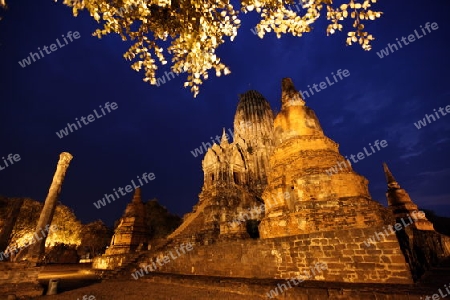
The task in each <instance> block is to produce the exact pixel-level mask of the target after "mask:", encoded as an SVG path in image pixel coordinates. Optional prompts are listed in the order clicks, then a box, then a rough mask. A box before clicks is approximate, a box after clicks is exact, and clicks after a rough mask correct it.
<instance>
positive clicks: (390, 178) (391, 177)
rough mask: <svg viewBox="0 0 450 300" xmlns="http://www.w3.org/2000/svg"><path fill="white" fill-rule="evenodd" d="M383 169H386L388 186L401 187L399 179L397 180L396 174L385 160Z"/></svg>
mask: <svg viewBox="0 0 450 300" xmlns="http://www.w3.org/2000/svg"><path fill="white" fill-rule="evenodd" d="M383 170H384V176H385V177H386V182H387V185H388V187H389V188H396V189H399V188H400V185H399V184H398V182H397V180H395V178H394V175H392V173H391V171H390V170H389V168H388V166H387V164H386V163H385V162H383Z"/></svg>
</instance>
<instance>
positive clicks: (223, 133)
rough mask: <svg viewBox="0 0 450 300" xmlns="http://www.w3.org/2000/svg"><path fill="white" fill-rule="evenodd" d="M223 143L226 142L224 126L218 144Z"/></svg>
mask: <svg viewBox="0 0 450 300" xmlns="http://www.w3.org/2000/svg"><path fill="white" fill-rule="evenodd" d="M223 143H227V144H228V135H227V134H226V133H225V127H223V131H222V139H221V140H220V144H221V145H222V144H223Z"/></svg>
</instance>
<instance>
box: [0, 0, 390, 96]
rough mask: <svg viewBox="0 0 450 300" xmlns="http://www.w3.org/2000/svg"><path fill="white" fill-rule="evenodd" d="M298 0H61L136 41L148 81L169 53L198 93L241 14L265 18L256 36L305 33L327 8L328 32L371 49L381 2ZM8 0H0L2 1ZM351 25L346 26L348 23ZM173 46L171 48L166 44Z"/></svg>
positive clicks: (138, 62) (133, 53) (217, 66)
mask: <svg viewBox="0 0 450 300" xmlns="http://www.w3.org/2000/svg"><path fill="white" fill-rule="evenodd" d="M294 1H295V0H240V2H238V3H235V4H237V5H239V8H235V6H234V5H233V3H231V1H230V0H63V3H64V4H66V5H68V6H69V7H72V8H73V14H74V15H75V16H77V14H78V12H79V11H80V10H84V9H86V10H87V11H88V12H89V14H90V15H91V16H92V17H93V18H94V19H95V20H96V21H97V22H98V23H100V24H101V25H102V28H100V29H97V30H96V31H95V32H94V35H95V36H98V37H99V38H101V37H102V36H105V35H108V34H110V33H117V34H119V35H120V36H121V37H122V39H123V40H124V41H125V40H132V41H134V44H133V45H132V46H131V47H130V48H129V49H128V51H127V52H126V53H125V54H124V57H125V58H126V59H128V60H130V61H132V62H133V63H132V65H131V67H132V68H133V69H134V70H136V71H140V70H142V69H143V70H144V73H145V75H144V81H146V82H149V83H150V84H153V85H155V84H156V83H157V79H156V70H157V69H158V65H165V64H167V54H170V55H171V57H172V58H171V60H172V65H171V69H172V71H173V72H175V73H184V72H187V73H188V76H187V81H186V82H185V83H184V86H185V87H191V91H192V92H193V93H194V97H195V96H196V95H197V94H198V92H199V86H200V85H201V84H202V83H203V81H204V80H206V79H208V71H210V70H214V71H215V73H216V76H221V75H222V74H225V75H227V74H229V73H230V70H229V69H228V67H227V66H226V65H225V64H224V63H222V62H221V60H220V58H219V57H218V56H217V55H216V54H215V51H216V49H217V48H218V47H219V46H220V45H221V44H223V43H224V42H225V40H224V38H229V39H230V40H231V41H233V39H234V38H235V37H236V35H237V30H238V29H239V27H240V24H241V20H240V18H239V15H240V13H244V14H245V13H248V12H251V11H256V12H257V13H258V14H259V15H260V16H261V21H260V22H259V24H257V26H256V30H257V33H258V36H259V37H261V38H263V37H264V35H265V34H266V33H269V32H272V31H273V32H274V33H275V34H276V36H277V37H278V38H279V37H281V35H282V34H292V35H293V36H302V35H303V34H304V33H306V32H310V31H311V29H312V27H311V25H312V24H313V23H314V22H315V21H316V20H317V19H318V18H319V17H320V16H321V14H324V12H325V11H326V18H327V19H328V20H329V21H330V24H329V25H328V27H327V29H326V31H327V35H330V34H333V33H335V32H336V31H338V30H339V31H342V30H343V27H344V24H343V23H344V21H345V20H346V19H348V21H349V24H350V23H352V27H353V28H352V30H349V31H348V33H347V39H346V44H348V45H352V44H353V43H358V44H359V45H361V47H362V48H363V49H364V50H370V49H371V46H370V42H371V41H372V40H373V39H374V37H373V36H372V35H371V34H369V33H368V32H367V31H365V28H364V24H363V21H366V20H375V19H376V18H379V17H380V16H381V14H382V13H381V12H379V11H373V10H372V9H371V7H372V4H373V3H376V1H377V0H344V1H340V2H344V3H343V4H335V3H333V0H300V1H301V5H302V7H303V9H302V10H301V11H299V12H297V11H294V10H292V9H291V7H289V6H290V5H293V4H295V2H294ZM2 2H3V3H4V0H0V4H1V3H2ZM347 25H348V24H347ZM168 45H169V46H168Z"/></svg>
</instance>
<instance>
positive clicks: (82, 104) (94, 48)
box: [0, 0, 450, 225]
mask: <svg viewBox="0 0 450 300" xmlns="http://www.w3.org/2000/svg"><path fill="white" fill-rule="evenodd" d="M9 2H10V3H9V4H10V9H9V10H8V11H7V12H6V13H4V14H3V15H4V19H3V20H2V21H0V66H1V67H0V87H1V88H0V99H1V100H0V157H2V156H7V155H8V154H9V153H12V154H19V155H20V157H21V160H20V161H19V162H17V163H15V164H14V165H12V166H9V167H7V168H6V169H4V170H1V171H0V194H1V195H4V196H10V197H13V196H14V197H31V198H34V199H37V200H40V201H43V200H44V199H45V197H46V195H47V192H48V188H49V185H50V182H51V179H52V176H53V173H54V171H55V166H56V162H57V160H58V155H59V153H60V152H62V151H68V152H70V153H72V154H73V155H74V159H73V160H72V163H71V165H70V167H69V170H68V172H67V176H66V180H65V182H64V186H63V189H62V194H61V201H62V203H64V204H65V205H68V206H69V207H71V208H72V209H73V210H74V211H75V213H76V215H77V216H78V217H79V218H80V219H81V220H82V221H83V222H89V221H93V220H96V219H102V220H104V221H105V222H107V223H108V224H109V225H112V223H113V222H114V220H116V219H118V218H119V217H120V216H121V215H122V213H123V211H124V208H125V206H126V204H127V203H128V202H129V201H130V199H131V194H127V195H126V196H123V197H121V198H119V199H118V200H116V201H115V202H113V203H112V204H109V205H107V206H106V207H104V208H101V209H96V208H95V207H94V205H93V202H94V201H97V200H99V199H101V198H102V197H103V195H104V194H105V193H112V191H113V189H114V188H116V189H117V188H118V187H125V185H127V184H129V183H130V181H131V180H132V179H135V178H136V177H137V176H141V175H142V174H143V173H145V172H153V173H154V174H155V176H156V179H155V180H154V181H151V182H150V183H149V184H146V185H144V186H143V189H142V193H143V196H144V198H145V199H146V200H147V199H150V198H154V197H156V198H158V199H159V201H160V203H161V204H162V205H164V206H166V207H167V208H168V209H169V210H170V211H171V212H174V213H177V214H179V215H182V214H184V213H186V212H189V211H191V209H192V206H193V205H194V204H196V203H197V201H198V197H197V195H198V193H199V192H200V190H201V186H202V183H203V174H202V170H201V160H202V158H200V157H197V158H195V157H194V156H193V155H192V154H191V151H193V150H194V149H195V148H197V147H199V146H201V144H202V142H209V141H210V137H211V136H216V135H218V134H221V131H222V128H223V127H225V128H227V129H228V128H231V127H232V122H233V117H234V112H235V109H236V104H237V101H238V94H240V93H243V92H245V91H247V90H248V89H256V90H258V91H259V92H261V93H262V94H263V95H264V96H265V97H266V99H268V100H269V102H270V103H271V105H272V108H273V109H274V110H276V111H277V110H279V108H280V95H281V90H280V89H281V79H282V78H283V77H291V78H292V79H293V81H294V83H295V85H296V87H297V89H301V90H306V89H307V86H308V85H312V84H314V83H316V84H319V83H320V82H321V81H324V80H325V77H326V76H329V77H330V76H331V72H334V73H336V71H337V70H338V69H342V70H343V69H347V70H349V72H350V76H349V77H347V78H345V79H344V80H342V81H339V82H338V83H336V84H334V85H333V86H330V87H328V88H326V89H325V90H322V91H320V92H319V93H315V95H313V96H310V97H309V98H307V99H306V101H307V105H308V106H310V107H311V108H313V109H314V110H315V112H316V114H317V116H318V117H319V119H320V122H321V125H322V127H323V129H324V131H325V134H326V135H327V136H329V137H330V138H332V139H333V140H335V141H336V142H338V143H339V144H340V151H341V153H342V154H343V155H350V154H357V153H358V152H361V151H363V147H367V146H368V144H369V143H372V144H373V142H374V141H375V140H377V139H378V140H383V139H384V140H386V141H387V142H388V147H386V148H384V149H382V150H381V151H379V152H377V153H375V154H374V155H372V156H370V157H367V158H365V159H364V160H362V161H360V162H358V163H356V164H354V165H353V167H354V169H355V170H356V171H357V172H359V173H360V174H362V175H363V176H365V177H366V178H368V179H369V181H370V184H369V188H370V192H371V194H372V197H373V198H374V199H376V200H378V201H379V202H381V203H382V204H384V205H386V198H385V191H386V184H385V180H384V174H383V171H382V166H381V163H382V162H383V161H386V162H387V163H388V164H389V166H390V168H391V170H392V172H393V173H394V176H396V178H397V180H398V181H399V182H400V184H401V186H402V187H404V188H405V189H406V190H407V191H408V192H409V194H410V195H411V197H412V199H413V201H415V202H416V203H417V204H418V205H419V207H421V208H430V209H434V210H436V212H437V213H438V214H441V215H446V216H450V202H449V200H450V199H449V198H450V184H448V181H449V177H450V160H449V153H450V140H449V133H450V116H443V117H441V118H440V119H439V120H436V121H435V122H432V123H430V124H428V125H427V126H426V127H423V128H421V129H420V130H418V129H417V128H416V127H415V126H414V122H417V121H418V120H419V119H423V118H424V116H425V114H431V113H432V112H433V109H438V108H439V107H445V106H447V105H450V100H449V98H450V97H449V96H450V88H449V86H450V84H449V79H450V76H449V73H448V72H449V70H450V57H449V55H448V53H449V51H448V47H449V42H448V32H449V30H450V22H449V21H448V11H449V9H450V3H448V1H444V0H441V1H429V2H427V3H426V4H421V5H418V4H411V1H406V0H401V1H380V3H379V4H377V6H376V7H375V8H376V9H378V10H381V11H383V12H384V15H383V16H382V18H381V19H379V20H377V21H375V22H366V25H367V29H368V30H369V31H370V32H371V33H373V34H374V36H375V37H376V40H375V41H373V50H372V51H369V52H367V51H363V50H362V49H361V48H360V47H359V46H352V47H347V46H345V37H346V35H345V34H344V33H338V34H336V35H334V36H330V37H327V36H326V33H325V28H326V24H327V23H326V21H325V20H321V21H319V22H317V23H316V24H315V25H314V26H315V28H314V30H313V32H312V33H309V34H305V35H304V36H303V37H301V38H294V37H289V36H286V37H284V38H281V39H277V38H275V37H274V36H272V35H267V36H266V37H265V38H264V39H263V40H261V39H259V38H258V37H257V36H255V35H253V34H252V33H251V31H250V28H251V27H252V26H254V25H255V24H256V21H257V18H256V15H255V14H250V15H247V16H245V17H244V18H243V25H242V27H241V29H240V31H239V33H238V36H237V38H236V39H235V41H234V42H232V43H231V42H227V43H226V44H225V45H222V46H221V47H220V48H219V50H218V54H219V55H220V56H221V58H222V61H223V62H224V63H226V64H227V65H228V66H229V67H230V69H231V71H232V73H231V74H230V75H228V76H225V77H224V76H222V77H220V78H216V77H215V76H213V75H212V76H210V79H209V80H207V81H206V83H205V84H204V85H203V86H202V87H201V91H200V95H199V96H198V97H197V98H195V99H194V98H193V96H192V94H191V93H190V91H189V90H187V89H185V88H183V87H182V86H183V81H184V78H185V76H186V74H183V75H180V76H179V77H178V78H176V79H173V80H171V81H169V82H167V83H166V84H164V85H162V86H160V87H156V86H150V85H148V84H147V83H144V82H143V81H142V76H143V74H142V73H137V72H135V71H133V70H131V68H130V63H129V62H128V61H126V60H125V59H124V58H123V56H122V55H123V53H124V52H125V51H126V50H127V49H128V47H129V45H130V44H129V43H128V42H122V41H121V39H120V37H119V36H109V37H106V38H103V39H98V38H96V37H92V36H91V33H92V32H93V31H94V30H95V29H96V28H97V23H96V22H95V21H94V20H93V19H92V18H91V17H89V16H88V15H87V13H86V12H85V13H82V14H81V15H80V16H79V17H77V18H75V17H73V16H72V10H71V9H70V8H68V7H66V6H64V5H63V4H62V3H61V2H58V3H55V2H53V1H50V0H48V1H19V0H17V1H16V0H11V1H9ZM426 22H436V23H437V24H438V26H439V28H438V29H437V30H434V31H432V32H431V33H429V34H427V35H426V36H423V37H422V38H421V39H418V40H416V41H414V42H412V43H410V44H409V45H407V46H403V48H401V49H399V50H398V51H395V52H393V53H391V54H390V55H389V56H387V57H384V58H382V59H380V58H379V57H378V55H377V51H380V50H381V49H383V48H385V47H386V46H387V44H388V43H394V42H395V39H396V38H399V39H400V38H401V37H402V36H405V37H406V36H408V35H410V34H413V33H414V30H418V31H419V32H421V31H420V26H424V25H425V23H426ZM347 25H348V24H347ZM347 28H348V27H347ZM69 31H72V32H74V31H78V32H79V33H80V36H81V37H80V38H79V39H77V40H74V41H73V42H69V43H68V44H67V45H66V46H64V47H63V48H61V49H58V50H57V51H55V52H53V53H51V54H48V55H45V57H43V58H42V59H40V60H38V61H36V62H33V63H32V64H30V65H29V66H27V67H25V68H22V67H21V66H20V65H19V64H18V61H21V60H22V59H24V58H26V57H27V56H28V55H29V53H30V52H36V51H37V48H38V47H41V49H42V47H43V46H44V45H47V46H49V45H50V44H52V43H55V40H56V39H57V38H60V37H61V35H63V34H64V35H67V32H69ZM61 41H62V40H61ZM167 70H168V69H167V68H165V69H164V68H162V69H160V72H161V73H160V74H159V75H158V76H161V75H163V73H164V71H167ZM108 101H109V102H113V101H114V102H116V103H117V104H118V108H117V109H116V110H115V111H112V112H111V113H109V114H107V115H105V116H104V117H103V118H101V119H98V120H96V121H94V122H92V123H90V124H88V125H85V126H83V127H82V128H80V129H79V130H77V131H75V132H74V133H71V134H70V135H68V136H66V137H64V138H62V139H60V138H58V137H57V135H56V132H57V131H59V130H61V129H63V128H64V127H65V126H66V125H67V123H68V122H70V123H73V122H74V121H75V118H80V117H81V116H85V117H87V116H88V115H89V114H91V113H92V112H93V110H94V109H98V108H99V106H100V105H102V106H104V104H105V103H106V102H108ZM0 163H3V162H2V160H0ZM1 166H3V164H2V165H1Z"/></svg>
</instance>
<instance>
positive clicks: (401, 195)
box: [383, 163, 434, 230]
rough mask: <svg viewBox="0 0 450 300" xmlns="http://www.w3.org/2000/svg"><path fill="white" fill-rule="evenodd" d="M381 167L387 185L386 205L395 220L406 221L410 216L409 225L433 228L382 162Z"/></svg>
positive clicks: (421, 228) (419, 227)
mask: <svg viewBox="0 0 450 300" xmlns="http://www.w3.org/2000/svg"><path fill="white" fill-rule="evenodd" d="M383 169H384V174H385V176H386V182H387V185H388V190H387V191H386V197H387V200H388V206H389V208H390V209H391V210H392V212H393V213H394V216H395V218H396V220H400V219H404V220H405V221H406V220H408V218H410V216H411V217H412V219H413V221H414V222H413V224H412V225H411V226H412V227H413V228H416V229H418V230H434V226H433V223H431V222H430V221H428V219H427V218H426V216H425V214H424V213H421V212H419V209H418V207H417V205H416V204H415V203H414V202H412V200H411V197H410V196H409V194H408V193H407V192H406V191H405V190H404V189H402V188H401V187H400V185H399V184H398V182H397V181H396V180H395V178H394V176H393V175H392V173H391V171H390V170H389V168H388V166H387V164H386V163H383Z"/></svg>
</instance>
